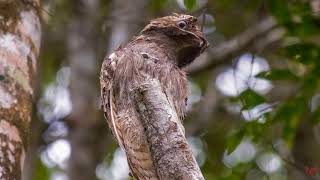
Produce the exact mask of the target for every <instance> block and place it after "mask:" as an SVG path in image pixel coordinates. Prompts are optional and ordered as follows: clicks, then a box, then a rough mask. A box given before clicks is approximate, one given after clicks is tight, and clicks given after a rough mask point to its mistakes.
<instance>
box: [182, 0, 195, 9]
mask: <svg viewBox="0 0 320 180" xmlns="http://www.w3.org/2000/svg"><path fill="white" fill-rule="evenodd" d="M183 2H184V5H185V6H186V8H187V9H188V10H189V11H190V10H193V8H195V6H196V5H197V0H184V1H183Z"/></svg>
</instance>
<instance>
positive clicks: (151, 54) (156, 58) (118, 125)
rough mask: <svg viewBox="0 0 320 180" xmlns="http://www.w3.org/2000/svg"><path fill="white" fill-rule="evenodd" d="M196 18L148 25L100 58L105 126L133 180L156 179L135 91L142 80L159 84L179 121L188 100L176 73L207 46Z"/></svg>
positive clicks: (180, 76) (165, 19) (175, 18)
mask: <svg viewBox="0 0 320 180" xmlns="http://www.w3.org/2000/svg"><path fill="white" fill-rule="evenodd" d="M196 21H197V19H196V18H195V17H193V16H189V15H179V14H173V15H172V16H166V17H162V18H158V19H155V20H152V21H151V22H150V23H149V24H148V25H147V26H146V27H145V28H144V29H143V30H142V31H141V33H140V35H139V36H137V37H135V38H134V39H133V40H132V41H130V42H129V43H128V44H126V45H125V46H123V47H120V48H119V49H117V50H116V51H114V52H113V53H112V54H111V55H110V56H108V57H107V58H105V60H104V62H103V64H102V68H101V76H100V83H101V96H102V106H103V110H104V113H105V117H106V119H107V121H108V124H109V127H110V129H111V130H112V132H113V134H114V136H115V137H116V139H117V141H118V143H119V145H120V146H121V148H122V149H123V150H124V151H125V152H126V155H127V160H128V164H129V167H130V171H131V174H132V176H133V177H134V178H136V179H139V180H140V179H141V180H143V179H154V180H156V179H158V176H157V173H156V171H155V169H154V166H153V162H152V159H151V155H150V150H149V145H148V142H147V139H146V135H145V133H144V128H143V125H142V123H141V121H140V120H139V119H140V118H139V113H138V112H137V110H136V108H135V99H134V92H133V91H134V89H135V88H136V86H137V85H139V83H141V82H143V80H144V79H145V78H146V77H152V78H156V79H158V80H159V81H160V83H161V86H162V88H163V91H164V92H165V94H166V95H167V97H168V99H169V101H170V103H171V104H173V106H174V107H175V110H176V112H177V114H178V116H179V118H180V119H181V120H182V119H183V118H184V114H185V107H186V99H187V95H188V90H187V89H188V88H187V78H186V74H185V72H184V71H183V70H182V69H181V68H182V67H184V66H185V65H187V64H189V63H191V62H192V61H193V60H194V59H195V58H196V57H198V56H199V55H200V53H201V52H203V50H204V49H206V47H207V46H208V43H207V41H206V40H205V39H204V37H203V34H202V32H201V31H199V29H198V27H197V26H196Z"/></svg>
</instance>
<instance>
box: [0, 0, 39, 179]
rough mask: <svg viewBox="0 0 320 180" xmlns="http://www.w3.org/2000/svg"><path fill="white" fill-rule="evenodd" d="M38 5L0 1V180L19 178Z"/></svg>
mask: <svg viewBox="0 0 320 180" xmlns="http://www.w3.org/2000/svg"><path fill="white" fill-rule="evenodd" d="M38 6H39V1H36V0H30V1H28V2H25V3H24V1H10V0H7V1H1V2H0V142H1V144H0V179H21V170H22V165H23V162H24V159H25V157H24V156H25V151H26V148H27V144H28V142H27V141H28V136H29V124H30V121H31V111H32V102H33V99H32V98H33V94H34V90H33V77H34V75H35V71H36V66H37V56H38V54H39V48H40V37H41V27H40V19H39V17H38V12H37V9H36V8H35V7H38Z"/></svg>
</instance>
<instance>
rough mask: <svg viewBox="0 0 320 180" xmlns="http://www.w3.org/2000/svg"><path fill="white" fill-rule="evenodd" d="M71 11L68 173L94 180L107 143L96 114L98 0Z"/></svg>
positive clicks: (81, 3) (73, 178)
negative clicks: (71, 110) (71, 109)
mask: <svg viewBox="0 0 320 180" xmlns="http://www.w3.org/2000/svg"><path fill="white" fill-rule="evenodd" d="M74 8H75V9H74V10H75V18H73V21H71V23H70V26H69V29H68V30H69V34H68V39H67V43H68V46H67V48H68V60H69V63H70V67H71V83H70V89H71V98H72V102H73V112H72V113H71V116H70V118H69V119H68V124H69V127H70V131H69V140H70V144H71V157H70V160H69V166H68V171H67V173H68V177H69V178H70V179H71V180H88V179H92V180H93V179H96V174H95V170H96V166H97V165H98V164H99V163H101V162H102V160H103V157H104V155H105V151H106V146H107V145H106V143H107V142H108V140H107V131H106V129H107V124H106V123H105V121H104V118H103V116H102V115H101V113H100V112H99V111H98V107H99V102H98V99H99V91H98V89H97V88H98V81H97V67H98V66H97V64H98V59H97V57H96V54H97V52H96V48H95V45H96V44H97V37H96V36H95V31H96V26H95V25H96V22H97V16H96V14H95V13H96V12H97V11H98V9H99V0H90V1H87V0H83V1H77V5H76V6H75V7H74Z"/></svg>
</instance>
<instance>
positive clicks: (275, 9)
mask: <svg viewBox="0 0 320 180" xmlns="http://www.w3.org/2000/svg"><path fill="white" fill-rule="evenodd" d="M267 3H268V8H269V9H270V11H271V13H272V14H273V15H274V16H276V18H277V19H278V21H279V22H280V23H286V22H288V21H290V20H291V19H290V11H289V7H288V2H287V1H282V0H280V1H279V0H269V1H267Z"/></svg>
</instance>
